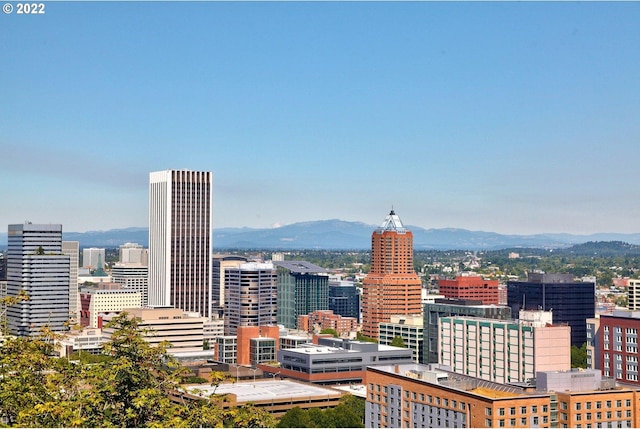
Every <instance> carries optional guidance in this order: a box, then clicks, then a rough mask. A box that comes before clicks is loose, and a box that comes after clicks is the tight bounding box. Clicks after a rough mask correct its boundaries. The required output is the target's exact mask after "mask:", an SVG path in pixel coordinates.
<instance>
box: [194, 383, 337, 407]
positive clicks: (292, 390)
mask: <svg viewBox="0 0 640 429" xmlns="http://www.w3.org/2000/svg"><path fill="white" fill-rule="evenodd" d="M184 389H185V390H186V391H187V392H189V393H192V394H193V393H194V391H202V392H203V393H202V396H203V397H207V396H209V395H211V394H212V393H213V392H214V390H215V393H216V394H217V395H224V394H227V393H233V394H235V395H236V396H237V400H238V402H251V401H264V400H267V399H287V398H306V397H309V396H323V395H335V394H336V391H335V390H333V389H327V388H325V387H321V386H314V385H307V384H302V383H296V382H293V381H289V380H256V382H255V383H254V382H253V381H247V382H241V383H226V384H220V385H219V386H218V388H217V389H216V388H215V387H213V386H209V385H202V384H190V385H187V386H184ZM195 394H197V393H195Z"/></svg>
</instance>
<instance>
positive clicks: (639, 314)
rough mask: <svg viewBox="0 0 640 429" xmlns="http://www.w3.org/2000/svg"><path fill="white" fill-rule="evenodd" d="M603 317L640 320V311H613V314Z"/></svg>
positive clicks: (603, 315)
mask: <svg viewBox="0 0 640 429" xmlns="http://www.w3.org/2000/svg"><path fill="white" fill-rule="evenodd" d="M601 317H619V318H623V319H640V311H633V310H613V312H612V313H611V314H602V315H601Z"/></svg>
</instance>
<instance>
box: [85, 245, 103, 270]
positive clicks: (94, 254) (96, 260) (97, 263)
mask: <svg viewBox="0 0 640 429" xmlns="http://www.w3.org/2000/svg"><path fill="white" fill-rule="evenodd" d="M104 261H105V252H104V249H98V248H96V247H90V248H87V249H82V267H83V268H91V269H94V270H97V269H103V268H104Z"/></svg>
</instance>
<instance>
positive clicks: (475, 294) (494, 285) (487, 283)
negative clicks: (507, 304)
mask: <svg viewBox="0 0 640 429" xmlns="http://www.w3.org/2000/svg"><path fill="white" fill-rule="evenodd" d="M438 293H440V294H442V295H444V296H445V297H447V298H454V299H479V300H480V301H482V303H483V304H487V305H489V304H495V305H498V304H500V300H499V296H498V280H485V279H483V278H482V277H480V276H457V277H456V278H455V279H453V280H450V279H442V280H438Z"/></svg>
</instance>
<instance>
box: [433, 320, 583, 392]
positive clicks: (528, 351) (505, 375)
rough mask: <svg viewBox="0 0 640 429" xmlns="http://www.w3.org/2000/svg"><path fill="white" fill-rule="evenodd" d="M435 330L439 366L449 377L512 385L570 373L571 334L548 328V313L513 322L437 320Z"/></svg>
mask: <svg viewBox="0 0 640 429" xmlns="http://www.w3.org/2000/svg"><path fill="white" fill-rule="evenodd" d="M439 326H440V338H439V341H440V358H439V359H440V362H439V363H440V364H443V365H446V366H448V367H449V368H451V369H452V370H453V372H457V373H461V374H466V375H470V376H473V377H478V378H481V379H485V380H489V381H493V382H498V383H514V382H526V381H528V380H530V379H532V378H535V374H536V372H537V371H554V370H559V371H565V370H568V369H570V368H571V328H570V327H569V326H567V325H553V324H552V315H551V312H548V311H547V312H542V311H540V312H524V311H521V312H520V319H519V320H495V319H488V318H475V317H464V316H451V317H442V318H441V319H440V325H439Z"/></svg>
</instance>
